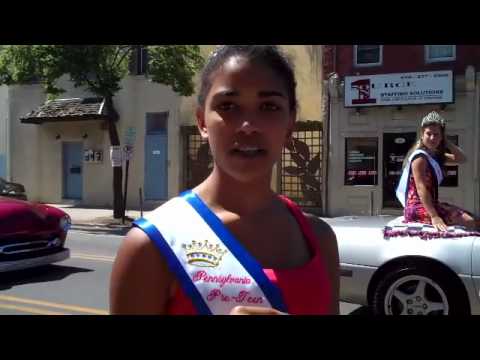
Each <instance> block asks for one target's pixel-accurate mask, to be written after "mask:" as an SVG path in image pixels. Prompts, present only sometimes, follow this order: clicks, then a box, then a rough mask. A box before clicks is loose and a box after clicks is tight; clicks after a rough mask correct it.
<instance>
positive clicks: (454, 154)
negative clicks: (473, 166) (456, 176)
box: [445, 140, 467, 165]
mask: <svg viewBox="0 0 480 360" xmlns="http://www.w3.org/2000/svg"><path fill="white" fill-rule="evenodd" d="M445 146H446V147H447V149H448V150H450V152H451V154H447V153H445V158H446V164H447V165H455V164H463V163H464V162H466V161H467V157H466V156H465V153H464V152H463V151H462V149H460V147H458V146H456V145H455V144H453V143H452V142H451V141H450V140H445Z"/></svg>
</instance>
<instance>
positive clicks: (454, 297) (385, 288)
mask: <svg viewBox="0 0 480 360" xmlns="http://www.w3.org/2000/svg"><path fill="white" fill-rule="evenodd" d="M462 287H463V285H461V284H459V281H456V279H454V278H453V275H451V274H450V273H449V272H448V271H446V270H444V269H442V268H440V267H438V266H426V265H423V266H421V265H412V264H410V265H409V264H405V265H403V266H399V267H397V268H396V269H395V270H393V271H389V272H388V273H387V274H386V275H385V276H384V277H383V278H382V279H381V280H380V281H379V282H378V285H377V286H376V288H375V290H374V294H373V301H372V307H373V311H374V313H375V314H378V315H467V314H469V305H468V299H467V298H466V294H465V290H464V289H463V288H462Z"/></svg>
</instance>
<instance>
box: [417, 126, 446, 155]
mask: <svg viewBox="0 0 480 360" xmlns="http://www.w3.org/2000/svg"><path fill="white" fill-rule="evenodd" d="M442 139H443V132H442V128H441V127H440V125H429V126H426V127H425V128H424V129H423V133H422V143H423V145H425V146H426V147H427V149H429V150H431V151H435V150H437V148H438V146H439V145H440V143H441V142H442Z"/></svg>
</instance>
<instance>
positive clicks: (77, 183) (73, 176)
mask: <svg viewBox="0 0 480 360" xmlns="http://www.w3.org/2000/svg"><path fill="white" fill-rule="evenodd" d="M82 155H83V144H82V143H81V142H64V143H63V197H64V198H65V199H81V198H82V188H83V175H82V162H83V156H82Z"/></svg>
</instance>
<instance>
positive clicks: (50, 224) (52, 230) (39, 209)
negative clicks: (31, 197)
mask: <svg viewBox="0 0 480 360" xmlns="http://www.w3.org/2000/svg"><path fill="white" fill-rule="evenodd" d="M70 225H71V221H70V217H69V216H68V214H66V213H65V212H63V211H62V210H60V209H57V208H55V207H52V206H48V205H44V204H37V203H32V202H29V201H23V200H17V199H12V198H9V197H3V196H0V272H5V271H11V270H20V269H26V268H30V267H35V266H41V265H46V264H51V263H54V262H58V261H62V260H65V259H68V258H69V256H70V251H69V249H67V248H65V246H64V245H65V239H66V238H67V232H68V230H69V228H70Z"/></svg>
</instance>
